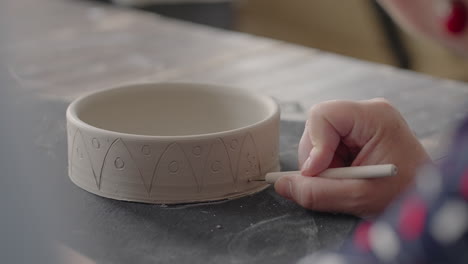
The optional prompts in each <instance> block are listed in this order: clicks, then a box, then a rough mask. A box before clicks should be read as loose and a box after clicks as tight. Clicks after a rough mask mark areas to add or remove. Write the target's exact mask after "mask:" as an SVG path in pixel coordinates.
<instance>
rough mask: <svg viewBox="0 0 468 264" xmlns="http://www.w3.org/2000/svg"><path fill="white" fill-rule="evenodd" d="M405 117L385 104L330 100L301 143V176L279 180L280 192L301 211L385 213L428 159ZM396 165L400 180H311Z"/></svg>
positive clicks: (313, 116) (317, 109)
mask: <svg viewBox="0 0 468 264" xmlns="http://www.w3.org/2000/svg"><path fill="white" fill-rule="evenodd" d="M429 160H430V159H429V156H428V155H427V153H426V151H425V150H424V148H423V147H422V145H421V144H420V142H419V141H418V139H417V138H416V137H415V136H414V134H413V133H412V131H411V130H410V128H409V127H408V125H407V124H406V122H405V120H404V119H403V117H402V116H401V114H400V113H399V112H398V111H397V110H396V109H395V108H394V107H393V106H392V105H390V104H389V103H388V102H387V101H386V100H384V99H373V100H368V101H360V102H352V101H328V102H324V103H321V104H318V105H315V106H314V107H312V108H311V109H310V112H309V118H308V120H307V123H306V127H305V130H304V134H303V136H302V139H301V142H300V144H299V166H300V168H301V171H302V175H291V176H284V177H281V178H280V179H279V180H278V181H277V182H276V184H275V189H276V191H277V192H278V193H279V194H280V195H282V196H284V197H286V198H288V199H291V200H293V201H295V202H297V203H298V204H300V205H302V206H303V207H306V208H309V209H312V210H318V211H327V212H344V213H351V214H354V215H358V216H362V217H368V216H374V215H376V214H378V213H380V212H382V211H383V210H384V209H385V208H386V206H387V205H388V204H389V203H390V202H391V201H392V199H394V198H395V196H396V195H397V194H399V193H400V192H401V191H402V190H403V189H404V188H405V187H406V186H407V185H408V184H409V183H410V182H411V181H412V179H413V177H414V175H415V174H416V170H417V168H418V167H419V166H420V165H421V164H422V163H424V162H427V161H429ZM375 164H395V165H396V166H397V167H398V175H397V176H396V177H386V178H378V179H377V178H376V179H329V178H320V177H312V176H314V175H317V174H319V173H321V172H322V171H324V170H325V169H327V168H333V167H344V166H362V165H375Z"/></svg>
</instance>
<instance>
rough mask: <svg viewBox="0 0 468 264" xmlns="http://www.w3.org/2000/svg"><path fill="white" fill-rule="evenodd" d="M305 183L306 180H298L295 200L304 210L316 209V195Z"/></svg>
mask: <svg viewBox="0 0 468 264" xmlns="http://www.w3.org/2000/svg"><path fill="white" fill-rule="evenodd" d="M305 181H306V179H304V178H302V179H299V178H298V180H297V181H296V184H295V188H294V189H295V190H294V193H295V198H296V199H295V200H296V202H297V203H298V204H299V205H301V206H302V207H304V208H308V209H314V207H315V205H316V193H315V192H314V191H313V189H312V188H310V186H309V185H308V184H307V183H306V182H305Z"/></svg>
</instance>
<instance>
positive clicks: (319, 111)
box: [308, 100, 339, 117]
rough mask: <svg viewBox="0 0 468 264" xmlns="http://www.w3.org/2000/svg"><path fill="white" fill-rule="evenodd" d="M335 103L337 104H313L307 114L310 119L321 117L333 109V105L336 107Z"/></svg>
mask: <svg viewBox="0 0 468 264" xmlns="http://www.w3.org/2000/svg"><path fill="white" fill-rule="evenodd" d="M337 103H339V101H337V100H332V101H325V102H321V103H318V104H315V105H313V106H312V107H311V108H309V112H308V114H309V116H310V117H316V116H322V115H324V114H325V113H327V112H328V111H329V110H330V109H331V108H333V107H334V105H336V104H337Z"/></svg>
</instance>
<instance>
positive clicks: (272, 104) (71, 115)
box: [66, 81, 280, 141]
mask: <svg viewBox="0 0 468 264" xmlns="http://www.w3.org/2000/svg"><path fill="white" fill-rule="evenodd" d="M152 85H158V86H164V85H173V86H187V87H188V86H192V87H194V89H195V88H202V87H203V89H206V90H217V91H224V92H226V91H227V92H228V93H232V94H239V95H245V96H249V97H253V98H256V99H258V100H259V101H261V102H262V103H263V104H264V105H265V106H266V107H268V108H269V109H271V113H270V114H268V115H266V116H265V118H263V119H261V120H259V121H257V122H254V123H251V124H249V125H246V126H242V127H239V128H235V129H230V130H224V131H219V132H212V133H205V134H193V135H178V136H170V135H164V136H162V135H143V134H131V133H124V132H118V131H113V130H108V129H104V128H99V127H95V126H93V125H90V124H88V123H86V122H85V121H83V120H82V119H80V118H79V117H78V114H77V108H78V107H79V106H80V104H82V103H83V101H85V100H86V99H88V98H91V97H94V96H98V95H103V94H105V93H108V92H112V91H115V90H125V89H131V88H135V87H145V86H152ZM279 117H280V107H279V104H278V103H277V102H276V101H275V100H274V99H273V98H272V97H270V96H267V95H263V94H260V93H258V92H252V91H248V90H245V89H244V88H242V87H233V86H227V85H219V84H213V83H203V82H176V81H175V82H171V81H168V82H136V83H128V84H123V85H118V86H115V87H112V88H107V89H102V90H99V91H94V92H90V93H87V94H85V95H82V96H80V97H78V98H77V99H75V100H74V101H73V102H72V103H70V105H69V106H68V108H67V111H66V119H67V122H71V123H73V124H74V125H76V126H77V127H78V128H80V129H85V130H92V131H93V132H98V133H101V134H105V135H107V136H114V137H117V138H127V139H134V140H138V139H140V140H161V141H165V140H193V139H208V138H214V137H223V136H229V135H232V134H238V133H242V132H244V131H245V130H251V129H254V128H257V127H259V126H261V125H263V124H266V123H269V121H271V120H275V119H279Z"/></svg>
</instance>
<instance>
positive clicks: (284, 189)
mask: <svg viewBox="0 0 468 264" xmlns="http://www.w3.org/2000/svg"><path fill="white" fill-rule="evenodd" d="M275 190H276V192H277V193H278V194H280V195H281V196H283V197H285V198H287V199H292V182H291V180H290V179H289V178H287V177H282V178H279V180H278V181H277V182H276V184H275Z"/></svg>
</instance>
